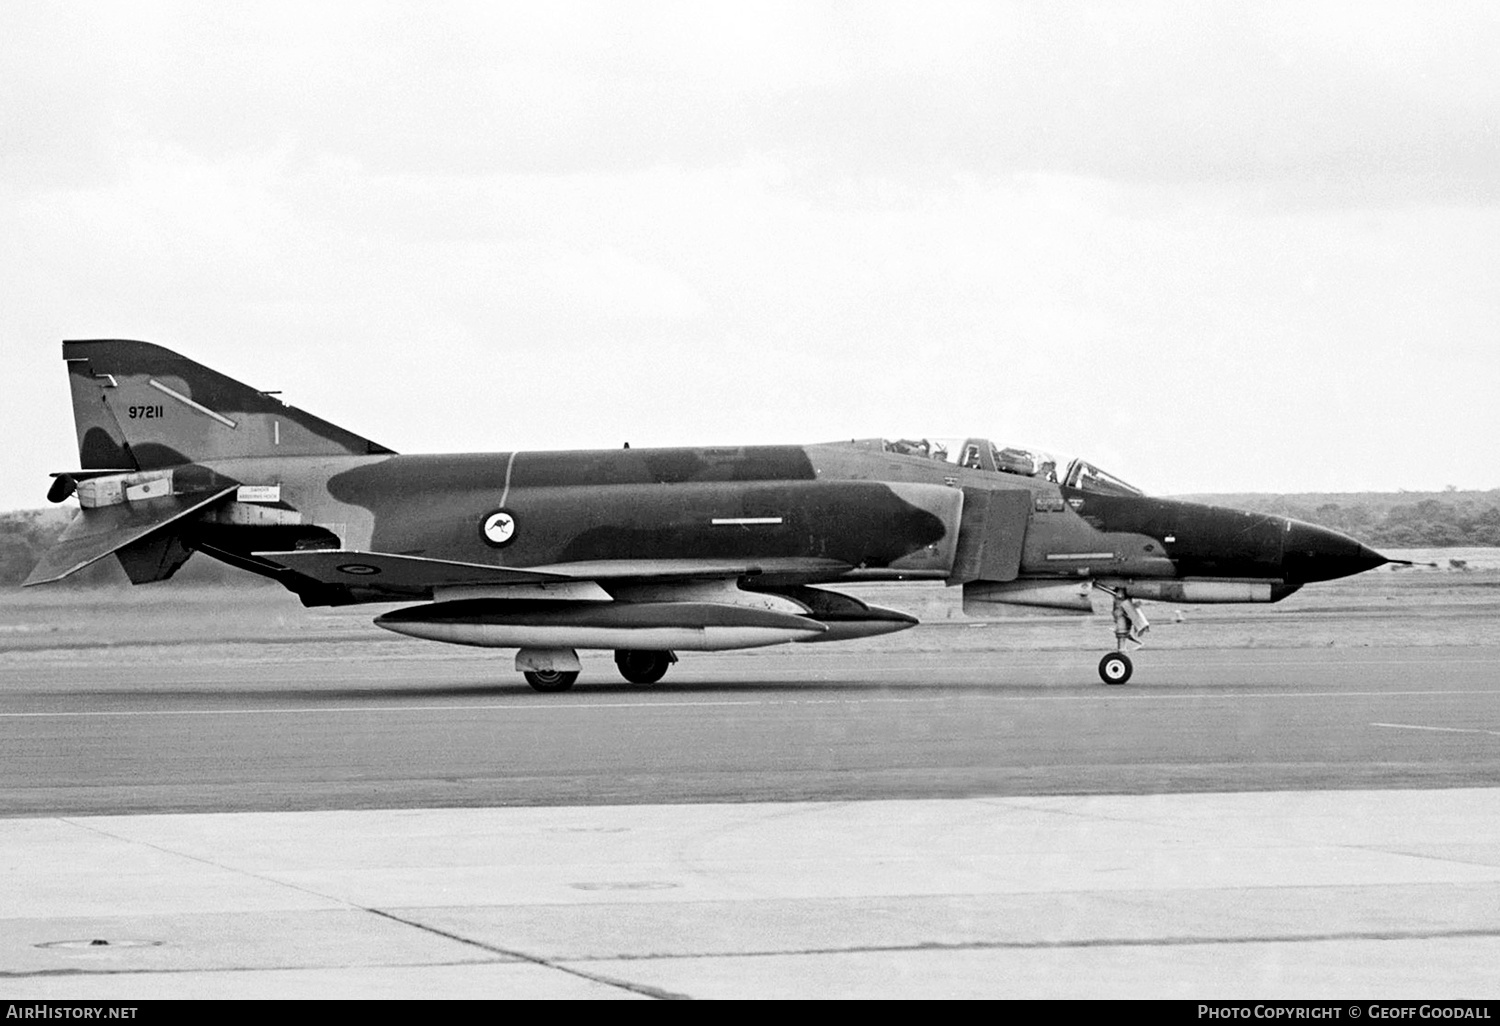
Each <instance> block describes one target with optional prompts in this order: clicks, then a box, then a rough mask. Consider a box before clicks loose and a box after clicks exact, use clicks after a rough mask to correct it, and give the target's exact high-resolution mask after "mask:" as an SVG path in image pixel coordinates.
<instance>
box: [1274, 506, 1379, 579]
mask: <svg viewBox="0 0 1500 1026" xmlns="http://www.w3.org/2000/svg"><path fill="white" fill-rule="evenodd" d="M1389 562H1390V560H1389V559H1387V558H1386V557H1384V556H1382V555H1381V554H1380V553H1378V552H1376V551H1375V550H1374V549H1372V548H1369V547H1367V546H1365V545H1361V544H1360V543H1359V542H1357V541H1355V540H1354V539H1353V538H1351V537H1349V536H1348V535H1347V534H1341V533H1340V532H1338V531H1334V530H1331V529H1329V528H1327V527H1317V526H1314V525H1313V524H1304V523H1302V522H1301V521H1300V520H1288V521H1287V532H1286V538H1285V540H1284V541H1283V543H1282V547H1281V569H1282V573H1283V574H1284V575H1285V578H1286V582H1287V583H1288V584H1307V583H1309V582H1311V581H1331V580H1334V579H1335V578H1338V577H1348V576H1350V575H1351V574H1357V573H1362V572H1364V571H1365V570H1373V569H1374V568H1375V567H1377V566H1384V565H1385V564H1386V563H1389Z"/></svg>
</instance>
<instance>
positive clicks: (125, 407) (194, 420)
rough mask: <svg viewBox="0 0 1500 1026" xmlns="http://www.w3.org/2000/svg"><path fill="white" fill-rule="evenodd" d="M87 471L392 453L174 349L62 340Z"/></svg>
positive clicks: (115, 341) (145, 344)
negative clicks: (258, 458) (246, 458)
mask: <svg viewBox="0 0 1500 1026" xmlns="http://www.w3.org/2000/svg"><path fill="white" fill-rule="evenodd" d="M63 359H64V360H66V361H67V363H68V379H69V383H70V385H71V387H72V392H73V421H74V424H75V425H76V427H77V429H78V456H79V460H80V461H81V462H80V466H81V467H82V469H84V470H121V471H124V470H135V471H139V470H155V469H160V468H163V467H171V466H177V465H179V464H183V463H193V462H198V461H201V460H213V459H228V458H232V457H240V456H340V455H357V456H367V455H380V454H389V453H390V452H391V450H390V449H387V448H386V447H385V446H383V445H377V444H376V443H374V442H372V441H370V440H369V439H368V438H362V437H360V436H359V435H356V434H354V433H353V432H351V431H345V430H344V429H343V428H341V427H337V426H336V425H333V424H330V423H328V422H327V421H326V420H322V419H321V418H318V417H314V416H313V415H312V414H310V413H304V412H303V411H302V410H299V409H296V408H295V407H292V406H287V405H285V404H284V403H282V402H281V401H280V400H279V399H277V398H276V397H275V396H272V395H267V394H266V393H264V392H260V391H258V390H256V389H253V388H251V387H249V386H248V385H245V384H242V383H240V382H238V381H235V380H234V379H233V378H230V377H226V376H224V375H223V374H220V373H219V372H218V371H215V370H212V369H210V368H208V367H205V366H203V365H202V364H199V363H194V362H193V361H192V360H189V359H187V358H186V357H183V356H179V355H178V354H177V353H174V352H172V350H170V349H164V348H162V347H161V346H156V345H152V344H151V343H149V342H134V341H131V340H128V339H90V340H87V341H73V342H64V343H63Z"/></svg>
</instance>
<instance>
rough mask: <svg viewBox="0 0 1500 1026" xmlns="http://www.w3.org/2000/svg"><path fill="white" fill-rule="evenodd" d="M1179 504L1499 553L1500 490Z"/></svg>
mask: <svg viewBox="0 0 1500 1026" xmlns="http://www.w3.org/2000/svg"><path fill="white" fill-rule="evenodd" d="M1179 498H1184V499H1191V500H1193V501H1195V502H1208V503H1212V504H1214V505H1216V506H1233V507H1235V508H1236V509H1245V510H1250V511H1252V512H1256V513H1275V514H1277V515H1278V516H1284V517H1295V518H1296V519H1298V520H1305V521H1307V522H1308V523H1311V524H1320V525H1322V526H1324V527H1332V528H1334V529H1335V530H1338V531H1343V532H1345V533H1346V534H1351V535H1353V536H1354V537H1356V538H1358V539H1359V540H1360V541H1362V542H1367V543H1369V544H1371V545H1374V546H1376V547H1379V546H1382V545H1383V546H1386V547H1388V548H1405V549H1420V548H1465V547H1474V548H1479V547H1486V546H1489V547H1496V548H1500V489H1493V490H1491V491H1483V492H1460V491H1456V490H1450V491H1446V492H1356V493H1334V494H1302V495H1267V494H1253V493H1252V494H1240V495H1184V496H1179ZM71 512H72V511H70V510H67V509H32V510H21V511H19V512H15V513H0V586H7V585H16V584H20V583H21V582H22V581H23V580H25V579H26V576H27V575H28V574H29V573H31V568H32V567H34V566H35V565H36V563H37V561H38V560H39V559H41V558H42V553H43V552H45V551H46V550H47V549H48V548H49V547H50V546H51V545H52V543H53V542H54V541H56V540H57V537H58V535H60V534H62V532H63V529H64V528H66V527H67V525H68V522H69V520H70V519H71ZM101 562H102V564H103V565H102V566H101V567H99V568H97V569H91V570H90V571H87V572H85V573H82V574H80V575H79V576H80V582H79V583H87V584H104V583H123V582H124V579H125V578H124V574H123V573H122V572H121V571H120V569H119V567H118V566H117V565H116V564H115V561H114V560H113V559H108V560H103V561H101ZM177 579H181V580H184V581H187V582H191V583H195V584H209V583H217V582H229V581H237V582H247V581H250V580H251V579H252V578H251V577H250V576H249V575H247V574H245V573H244V572H242V571H239V570H235V569H233V568H231V567H228V566H225V565H224V564H222V563H219V562H217V561H215V560H212V559H204V558H203V557H201V556H200V557H198V558H196V559H193V560H190V561H189V562H188V564H187V566H185V567H184V568H183V570H182V572H181V573H180V574H178V575H177Z"/></svg>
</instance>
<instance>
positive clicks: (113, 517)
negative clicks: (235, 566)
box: [22, 485, 235, 587]
mask: <svg viewBox="0 0 1500 1026" xmlns="http://www.w3.org/2000/svg"><path fill="white" fill-rule="evenodd" d="M234 490H235V486H233V485H231V486H230V487H228V488H222V489H219V490H218V491H211V492H197V493H195V494H189V495H162V496H158V497H156V498H152V499H145V500H139V501H135V502H122V503H119V504H118V505H113V506H102V507H99V508H95V509H84V510H82V511H81V512H80V513H79V514H78V515H77V516H76V517H74V518H73V522H72V523H70V524H69V525H68V527H67V529H66V530H65V531H63V533H62V536H61V537H60V538H58V540H57V543H56V544H55V545H53V546H52V548H50V549H48V550H47V552H46V553H45V554H44V555H43V556H42V560H41V562H40V563H38V564H37V565H36V568H35V569H33V570H32V571H31V575H30V576H29V577H27V578H26V580H25V581H24V582H23V584H22V587H30V586H31V585H33V584H47V583H50V582H52V581H60V580H62V579H63V578H64V577H67V576H68V575H69V574H72V573H77V572H78V571H79V570H82V569H83V568H84V567H86V566H88V565H89V564H90V563H94V562H97V561H99V560H101V559H103V558H104V557H105V556H108V555H109V554H110V553H112V552H117V551H119V550H120V549H123V548H125V547H126V546H128V545H130V544H132V543H134V542H138V541H140V540H142V539H143V538H145V537H146V536H147V535H148V534H154V533H155V532H157V531H159V530H161V529H162V528H163V527H166V526H167V525H168V524H171V523H175V522H176V521H179V520H181V519H183V518H184V517H186V516H189V515H190V514H192V513H196V512H197V511H198V510H200V509H202V508H203V507H205V506H208V505H210V504H212V503H215V502H218V501H219V500H220V499H222V498H224V497H225V496H226V495H229V494H231V493H233V492H234Z"/></svg>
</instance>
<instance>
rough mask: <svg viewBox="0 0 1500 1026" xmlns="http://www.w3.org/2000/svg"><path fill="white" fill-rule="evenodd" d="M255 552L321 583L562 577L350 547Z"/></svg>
mask: <svg viewBox="0 0 1500 1026" xmlns="http://www.w3.org/2000/svg"><path fill="white" fill-rule="evenodd" d="M255 556H256V558H258V559H264V560H266V561H267V562H270V563H275V564H277V565H278V566H284V567H286V568H287V569H288V570H293V571H295V572H297V573H299V574H301V575H302V576H304V577H310V578H312V579H313V580H315V581H317V582H319V583H321V584H355V585H365V586H368V587H374V588H438V587H451V586H454V585H461V584H525V583H529V582H536V581H562V580H567V578H566V577H564V576H562V575H560V574H555V573H538V572H536V571H533V570H512V569H510V568H509V567H503V566H486V565H485V564H483V563H459V562H455V561H453V560H448V559H427V558H424V557H422V556H400V555H397V554H395V553H393V552H360V551H357V550H354V549H308V550H305V551H298V552H257V553H255Z"/></svg>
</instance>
